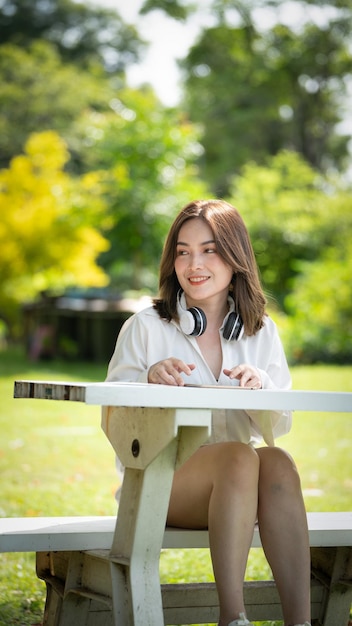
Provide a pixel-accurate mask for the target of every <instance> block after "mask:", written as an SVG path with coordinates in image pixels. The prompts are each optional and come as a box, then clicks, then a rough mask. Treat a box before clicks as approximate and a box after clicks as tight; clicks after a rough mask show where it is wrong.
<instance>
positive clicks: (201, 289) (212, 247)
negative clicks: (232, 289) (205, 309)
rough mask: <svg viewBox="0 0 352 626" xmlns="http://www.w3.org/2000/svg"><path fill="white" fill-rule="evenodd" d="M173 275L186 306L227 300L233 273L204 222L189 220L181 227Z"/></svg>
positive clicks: (196, 219) (195, 219)
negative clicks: (214, 299) (174, 274)
mask: <svg viewBox="0 0 352 626" xmlns="http://www.w3.org/2000/svg"><path fill="white" fill-rule="evenodd" d="M175 272H176V275H177V278H178V281H179V283H180V285H181V287H182V289H183V291H184V292H185V295H186V298H187V304H188V306H190V305H192V302H193V301H194V302H198V303H199V302H200V301H202V300H208V299H211V298H218V297H219V296H221V297H222V298H225V299H227V296H228V291H229V284H230V282H231V279H232V275H233V271H232V268H231V267H230V266H229V265H228V264H227V263H225V261H224V260H223V259H222V257H221V256H220V255H219V253H218V251H217V249H216V244H215V241H214V235H213V232H212V230H211V228H210V226H209V225H208V224H207V223H206V222H205V221H204V220H203V219H201V218H192V219H189V220H188V221H186V222H185V223H184V224H183V226H182V227H181V229H180V231H179V235H178V240H177V245H176V259H175Z"/></svg>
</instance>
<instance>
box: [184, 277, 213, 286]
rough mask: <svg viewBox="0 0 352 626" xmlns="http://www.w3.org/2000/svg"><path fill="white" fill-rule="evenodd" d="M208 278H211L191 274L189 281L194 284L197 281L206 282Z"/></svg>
mask: <svg viewBox="0 0 352 626" xmlns="http://www.w3.org/2000/svg"><path fill="white" fill-rule="evenodd" d="M206 280H209V276H191V277H190V278H189V279H188V281H189V282H190V283H192V284H195V283H204V282H205V281H206Z"/></svg>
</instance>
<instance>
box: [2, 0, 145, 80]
mask: <svg viewBox="0 0 352 626" xmlns="http://www.w3.org/2000/svg"><path fill="white" fill-rule="evenodd" d="M34 40H46V41H48V42H50V43H52V44H53V45H54V46H55V48H56V49H57V51H58V53H59V55H60V57H61V58H62V60H63V61H66V62H69V63H75V64H76V65H80V66H81V67H84V68H85V69H87V68H90V67H91V66H92V65H96V64H98V65H100V66H102V67H104V68H105V69H106V70H107V71H109V72H120V73H121V72H124V70H125V69H126V66H127V65H129V64H130V63H133V62H135V61H137V60H138V58H139V55H140V54H141V52H142V50H143V42H142V41H141V39H140V38H139V36H138V34H137V31H136V29H135V28H134V26H131V25H128V24H125V23H124V22H123V20H122V19H121V17H120V15H119V13H118V11H116V9H108V8H106V7H99V6H97V5H96V6H94V5H93V4H89V3H86V2H75V1H74V0H45V2H43V0H2V2H1V3H0V41H1V44H5V43H13V44H15V45H18V46H20V47H21V48H28V46H29V45H30V44H31V43H32V42H33V41H34ZM73 87H74V85H73Z"/></svg>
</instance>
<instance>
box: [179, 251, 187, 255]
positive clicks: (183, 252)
mask: <svg viewBox="0 0 352 626" xmlns="http://www.w3.org/2000/svg"><path fill="white" fill-rule="evenodd" d="M186 254H187V250H177V256H185V255H186Z"/></svg>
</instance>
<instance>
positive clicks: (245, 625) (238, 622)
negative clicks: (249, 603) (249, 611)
mask: <svg viewBox="0 0 352 626" xmlns="http://www.w3.org/2000/svg"><path fill="white" fill-rule="evenodd" d="M229 626H253V624H252V622H249V621H248V619H247V618H246V616H245V614H244V613H240V617H239V619H235V620H234V621H233V622H230V623H229Z"/></svg>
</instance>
